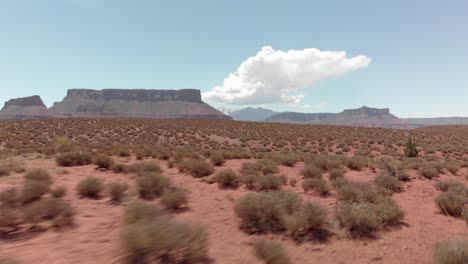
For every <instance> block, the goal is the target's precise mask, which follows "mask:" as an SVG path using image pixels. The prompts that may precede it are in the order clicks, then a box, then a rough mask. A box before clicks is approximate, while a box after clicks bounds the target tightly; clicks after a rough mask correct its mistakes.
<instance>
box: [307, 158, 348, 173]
mask: <svg viewBox="0 0 468 264" xmlns="http://www.w3.org/2000/svg"><path fill="white" fill-rule="evenodd" d="M312 163H313V164H314V165H315V166H316V167H318V168H319V169H321V170H322V171H329V170H331V169H341V168H342V167H343V163H342V161H341V159H340V158H338V156H332V155H324V154H320V155H317V156H315V157H314V158H313V159H312Z"/></svg>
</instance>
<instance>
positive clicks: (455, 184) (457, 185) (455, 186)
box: [435, 180, 466, 193]
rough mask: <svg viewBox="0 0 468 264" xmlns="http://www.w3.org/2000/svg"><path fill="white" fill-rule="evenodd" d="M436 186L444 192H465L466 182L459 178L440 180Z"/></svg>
mask: <svg viewBox="0 0 468 264" xmlns="http://www.w3.org/2000/svg"><path fill="white" fill-rule="evenodd" d="M435 187H436V188H437V190H439V191H442V192H447V191H454V192H460V193H464V192H465V189H466V187H465V184H464V183H463V182H461V181H457V180H447V181H440V182H438V183H436V184H435Z"/></svg>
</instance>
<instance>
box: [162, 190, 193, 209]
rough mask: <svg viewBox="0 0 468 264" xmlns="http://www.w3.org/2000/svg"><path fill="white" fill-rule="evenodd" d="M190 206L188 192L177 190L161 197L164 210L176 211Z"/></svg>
mask: <svg viewBox="0 0 468 264" xmlns="http://www.w3.org/2000/svg"><path fill="white" fill-rule="evenodd" d="M187 204H188V197H187V191H185V190H181V189H176V190H171V191H166V192H164V194H163V196H162V197H161V205H162V206H164V208H166V209H168V210H172V211H176V210H178V209H180V208H182V207H184V206H186V205H187Z"/></svg>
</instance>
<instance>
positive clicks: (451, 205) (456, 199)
mask: <svg viewBox="0 0 468 264" xmlns="http://www.w3.org/2000/svg"><path fill="white" fill-rule="evenodd" d="M435 202H436V205H437V207H438V208H439V209H440V211H441V212H442V213H443V214H444V215H450V216H455V217H458V216H461V214H462V212H463V207H464V205H465V202H466V198H465V196H464V195H462V194H460V193H458V192H455V191H447V192H445V193H442V194H440V195H439V196H437V197H436V199H435Z"/></svg>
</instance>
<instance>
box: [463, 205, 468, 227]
mask: <svg viewBox="0 0 468 264" xmlns="http://www.w3.org/2000/svg"><path fill="white" fill-rule="evenodd" d="M462 217H463V220H465V222H466V224H467V225H468V208H467V207H465V209H463V215H462Z"/></svg>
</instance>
